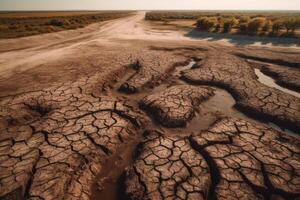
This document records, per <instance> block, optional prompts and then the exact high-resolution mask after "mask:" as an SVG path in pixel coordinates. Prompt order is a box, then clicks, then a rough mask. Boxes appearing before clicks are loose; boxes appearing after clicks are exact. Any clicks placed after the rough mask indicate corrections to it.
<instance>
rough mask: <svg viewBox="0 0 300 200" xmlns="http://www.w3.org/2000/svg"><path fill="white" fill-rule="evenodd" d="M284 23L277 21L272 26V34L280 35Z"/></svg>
mask: <svg viewBox="0 0 300 200" xmlns="http://www.w3.org/2000/svg"><path fill="white" fill-rule="evenodd" d="M283 27H284V26H283V22H282V20H276V21H274V22H273V25H272V32H273V34H278V33H279V31H280V30H281V29H282V28H283Z"/></svg>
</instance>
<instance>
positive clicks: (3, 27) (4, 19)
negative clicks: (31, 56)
mask: <svg viewBox="0 0 300 200" xmlns="http://www.w3.org/2000/svg"><path fill="white" fill-rule="evenodd" d="M47 14H48V15H49V16H47ZM129 14H130V12H121V11H120V12H119V11H111V12H98V13H95V12H94V13H91V12H86V14H84V13H83V12H82V13H78V12H74V13H73V14H72V12H67V13H63V12H58V13H57V14H55V13H54V12H40V13H33V14H31V13H25V14H22V15H23V16H18V13H17V14H16V13H11V16H10V14H9V13H3V14H1V15H0V38H15V37H23V36H29V35H36V34H41V33H50V32H57V31H61V30H70V29H77V28H82V27H84V26H86V25H88V24H91V23H95V22H101V21H106V20H110V19H115V18H119V17H124V16H127V15H129ZM20 15H21V14H20ZM59 15H62V16H59Z"/></svg>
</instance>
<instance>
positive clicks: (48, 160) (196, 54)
mask: <svg viewBox="0 0 300 200" xmlns="http://www.w3.org/2000/svg"><path fill="white" fill-rule="evenodd" d="M143 14H144V13H137V15H135V16H131V17H126V18H123V19H117V20H112V21H110V22H109V23H106V24H94V25H91V26H89V27H86V28H84V29H82V30H76V31H66V32H61V33H51V34H46V35H38V36H33V37H26V38H20V39H12V40H0V52H1V53H0V66H1V67H0V96H1V97H0V130H1V131H0V198H1V199H122V198H123V199H124V198H129V199H153V200H154V199H155V200H156V199H299V198H300V178H299V176H300V175H299V173H300V171H299V170H300V157H299V147H300V141H299V135H297V134H299V132H300V127H299V124H300V122H299V119H300V113H299V111H300V99H299V98H297V97H295V96H293V95H290V94H287V93H285V92H284V91H281V90H278V89H275V88H272V87H269V86H268V85H266V84H264V83H262V82H259V81H258V77H257V75H256V74H255V68H259V69H261V68H262V66H258V64H257V62H258V61H259V62H263V63H264V64H265V65H266V66H272V67H268V68H270V70H273V71H274V72H276V73H278V74H280V76H274V75H270V76H271V77H273V78H274V79H275V80H276V81H277V80H282V81H285V82H286V83H288V84H297V81H294V82H292V81H288V78H286V79H284V78H279V77H286V76H288V77H289V78H290V79H292V78H293V77H294V78H295V77H296V75H297V74H298V73H299V71H298V70H296V69H298V66H299V63H300V56H299V55H300V51H299V49H297V48H283V47H262V46H244V47H236V46H233V45H231V44H229V43H227V42H223V43H220V42H208V41H198V40H190V39H187V38H185V37H184V36H183V35H181V34H180V33H179V32H176V31H170V32H164V31H163V32H156V31H155V30H152V28H151V27H150V26H149V25H146V24H144V23H143V21H142V19H143ZM241 54H245V55H246V56H243V55H241ZM249 56H251V57H249ZM249 61H250V62H249ZM254 61H255V62H256V63H254ZM253 63H254V64H253ZM273 66H275V67H273ZM221 89H223V90H227V91H228V92H229V94H228V95H229V96H230V95H232V96H233V98H231V99H230V98H229V97H228V96H226V95H225V96H224V93H221V92H220V91H222V90H221ZM217 95H219V96H217ZM216 96H217V97H218V98H220V99H221V100H219V101H218V102H219V105H215V106H216V107H218V109H217V110H216V109H214V108H212V107H208V105H213V104H212V103H211V101H216V99H215V97H216ZM228 102H231V103H232V102H233V104H235V106H234V107H231V105H230V106H229V107H230V108H226V106H228V105H227V104H229V103H228ZM225 108H226V109H225ZM228 109H231V110H232V111H234V112H236V113H238V115H235V116H234V117H232V115H231V112H229V111H228ZM236 109H238V110H236ZM200 125H201V128H200ZM275 125H276V126H275ZM170 126H171V127H172V128H169V127H170ZM174 126H175V127H174ZM278 126H280V127H281V128H283V130H280V128H278ZM287 129H290V130H293V131H294V132H295V133H294V134H296V135H290V133H291V131H289V130H287Z"/></svg>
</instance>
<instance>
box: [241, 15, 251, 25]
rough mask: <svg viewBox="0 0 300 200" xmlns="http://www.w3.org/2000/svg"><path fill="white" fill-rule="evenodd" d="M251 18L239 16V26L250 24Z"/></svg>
mask: <svg viewBox="0 0 300 200" xmlns="http://www.w3.org/2000/svg"><path fill="white" fill-rule="evenodd" d="M250 20H251V18H250V17H249V16H241V17H240V20H239V23H240V24H248V23H249V22H250Z"/></svg>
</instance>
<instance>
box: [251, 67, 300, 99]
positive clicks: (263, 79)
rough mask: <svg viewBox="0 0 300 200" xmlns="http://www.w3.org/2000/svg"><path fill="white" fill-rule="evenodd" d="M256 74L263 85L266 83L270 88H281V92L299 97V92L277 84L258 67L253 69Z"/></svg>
mask: <svg viewBox="0 0 300 200" xmlns="http://www.w3.org/2000/svg"><path fill="white" fill-rule="evenodd" d="M254 71H255V74H256V76H257V77H258V81H259V82H261V83H262V84H264V85H267V86H269V87H272V88H276V89H278V90H281V91H282V92H285V93H288V94H291V95H293V96H295V97H298V98H300V93H298V92H296V91H293V90H289V89H287V88H284V87H281V86H279V85H278V84H277V83H276V82H275V80H274V79H273V78H271V77H270V76H267V75H265V74H264V73H262V72H261V71H260V70H259V69H257V68H256V69H254Z"/></svg>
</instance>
